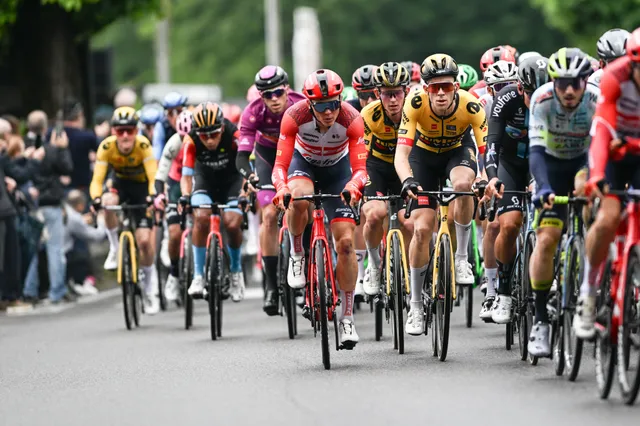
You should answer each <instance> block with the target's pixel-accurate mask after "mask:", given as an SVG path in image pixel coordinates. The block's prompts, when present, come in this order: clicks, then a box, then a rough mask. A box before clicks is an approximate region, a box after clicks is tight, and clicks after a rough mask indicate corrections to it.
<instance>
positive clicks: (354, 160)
mask: <svg viewBox="0 0 640 426" xmlns="http://www.w3.org/2000/svg"><path fill="white" fill-rule="evenodd" d="M347 137H348V138H349V163H350V164H351V180H350V181H349V182H347V184H346V185H345V187H344V190H345V191H349V195H350V198H351V200H350V204H351V205H352V206H355V205H356V204H357V203H358V201H360V198H362V189H363V188H364V186H365V185H366V184H367V146H366V144H365V139H364V121H363V120H362V117H360V116H357V117H356V118H355V119H354V120H353V121H352V122H351V124H350V125H349V127H348V128H347Z"/></svg>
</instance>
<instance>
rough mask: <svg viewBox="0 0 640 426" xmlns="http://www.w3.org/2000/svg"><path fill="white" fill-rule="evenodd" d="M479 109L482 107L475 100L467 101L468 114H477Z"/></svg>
mask: <svg viewBox="0 0 640 426" xmlns="http://www.w3.org/2000/svg"><path fill="white" fill-rule="evenodd" d="M481 109H482V107H481V106H480V104H478V103H477V102H469V103H468V104H467V111H468V112H469V114H477V113H479V112H480V110H481Z"/></svg>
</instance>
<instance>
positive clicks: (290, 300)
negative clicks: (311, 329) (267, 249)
mask: <svg viewBox="0 0 640 426" xmlns="http://www.w3.org/2000/svg"><path fill="white" fill-rule="evenodd" d="M290 251H291V241H290V240H289V231H287V230H285V231H284V232H283V233H282V242H281V243H280V251H279V253H278V287H279V293H280V294H281V295H282V299H281V300H282V305H283V306H282V307H283V308H284V311H285V314H286V315H287V330H288V332H289V339H294V338H295V337H296V334H297V333H298V330H297V324H296V295H295V292H294V290H293V289H292V288H291V287H289V284H288V283H287V273H288V271H289V252H290Z"/></svg>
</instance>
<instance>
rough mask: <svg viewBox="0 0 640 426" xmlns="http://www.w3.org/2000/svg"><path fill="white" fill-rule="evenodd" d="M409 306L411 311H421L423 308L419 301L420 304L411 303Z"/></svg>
mask: <svg viewBox="0 0 640 426" xmlns="http://www.w3.org/2000/svg"><path fill="white" fill-rule="evenodd" d="M410 305H411V310H412V311H413V310H414V309H417V310H419V311H421V310H422V309H423V308H424V306H422V301H420V302H414V301H411V303H410Z"/></svg>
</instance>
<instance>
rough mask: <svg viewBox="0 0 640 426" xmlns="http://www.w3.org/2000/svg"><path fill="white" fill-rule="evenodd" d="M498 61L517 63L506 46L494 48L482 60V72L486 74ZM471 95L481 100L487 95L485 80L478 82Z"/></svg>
mask: <svg viewBox="0 0 640 426" xmlns="http://www.w3.org/2000/svg"><path fill="white" fill-rule="evenodd" d="M498 61H507V62H513V63H515V62H516V59H515V58H514V57H513V53H512V52H511V51H510V50H509V49H507V48H505V47H504V46H496V47H492V48H491V49H489V50H487V51H486V52H484V54H483V55H482V57H481V58H480V71H482V72H483V73H484V72H485V71H487V69H488V68H489V66H490V65H491V64H495V63H496V62H498ZM469 93H471V94H472V95H473V96H475V97H476V98H480V97H481V96H482V95H484V94H485V93H487V83H486V82H485V81H484V80H480V81H478V82H477V83H476V84H475V85H474V86H473V87H472V88H471V89H469Z"/></svg>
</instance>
